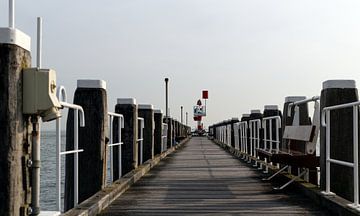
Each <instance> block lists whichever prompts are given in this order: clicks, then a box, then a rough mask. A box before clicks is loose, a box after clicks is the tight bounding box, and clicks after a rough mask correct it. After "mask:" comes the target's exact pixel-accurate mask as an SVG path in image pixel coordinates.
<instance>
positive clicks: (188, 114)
mask: <svg viewBox="0 0 360 216" xmlns="http://www.w3.org/2000/svg"><path fill="white" fill-rule="evenodd" d="M188 115H189V113H188V112H186V126H188Z"/></svg>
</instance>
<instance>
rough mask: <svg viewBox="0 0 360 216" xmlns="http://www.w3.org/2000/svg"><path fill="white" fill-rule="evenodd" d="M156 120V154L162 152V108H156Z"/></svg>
mask: <svg viewBox="0 0 360 216" xmlns="http://www.w3.org/2000/svg"><path fill="white" fill-rule="evenodd" d="M154 122H155V131H154V154H155V155H158V154H161V146H162V142H163V139H162V131H163V112H162V110H159V109H158V110H154Z"/></svg>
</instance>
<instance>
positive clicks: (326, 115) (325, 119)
mask: <svg viewBox="0 0 360 216" xmlns="http://www.w3.org/2000/svg"><path fill="white" fill-rule="evenodd" d="M359 105H360V101H357V102H352V103H346V104H340V105H335V106H329V107H325V108H324V109H323V110H322V112H321V118H322V121H321V125H322V126H323V127H325V128H326V132H325V134H326V135H325V136H326V144H325V145H326V152H325V155H326V168H325V169H326V183H325V185H326V186H325V191H324V192H323V193H324V194H326V195H333V194H334V193H332V192H331V190H330V182H331V179H330V172H331V169H330V164H331V163H333V164H337V165H342V166H346V167H350V168H353V176H354V202H353V203H352V204H350V207H352V208H355V209H357V210H360V205H359V157H358V150H359V146H358V145H359ZM349 107H352V108H353V157H354V158H353V163H351V162H347V161H341V160H336V159H332V158H331V157H330V136H331V132H330V120H331V116H330V112H331V111H332V110H338V109H344V108H349Z"/></svg>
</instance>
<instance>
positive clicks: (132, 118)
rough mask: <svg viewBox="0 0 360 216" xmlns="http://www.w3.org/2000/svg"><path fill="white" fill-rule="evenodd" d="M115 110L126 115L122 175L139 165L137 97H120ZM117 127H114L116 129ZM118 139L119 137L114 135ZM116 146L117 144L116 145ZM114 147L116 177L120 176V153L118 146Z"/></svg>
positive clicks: (123, 132)
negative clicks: (118, 152) (118, 153)
mask: <svg viewBox="0 0 360 216" xmlns="http://www.w3.org/2000/svg"><path fill="white" fill-rule="evenodd" d="M115 112H116V113H119V114H122V115H123V116H124V128H123V129H122V131H121V136H122V137H121V139H122V141H123V143H124V144H123V145H122V152H121V153H122V154H121V164H122V175H125V174H126V173H128V172H130V171H131V170H133V169H136V168H137V166H138V161H139V158H138V149H139V147H138V143H137V137H138V126H137V125H138V106H137V105H136V100H135V98H119V99H118V100H117V104H116V106H115ZM116 129H117V128H116V127H114V130H116ZM114 138H115V139H117V137H116V136H115V137H114ZM115 147H116V146H115ZM115 147H114V151H113V152H114V154H113V159H114V179H117V178H118V177H119V175H118V172H117V170H118V161H119V158H118V155H117V151H118V150H117V148H115Z"/></svg>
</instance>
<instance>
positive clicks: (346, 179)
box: [320, 80, 358, 201]
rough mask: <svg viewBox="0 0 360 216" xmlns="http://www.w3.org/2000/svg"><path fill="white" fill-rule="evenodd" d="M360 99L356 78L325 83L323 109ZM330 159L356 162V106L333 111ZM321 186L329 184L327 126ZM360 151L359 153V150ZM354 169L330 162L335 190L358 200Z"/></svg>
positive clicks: (323, 136) (322, 141) (322, 140)
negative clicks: (354, 149) (354, 112)
mask: <svg viewBox="0 0 360 216" xmlns="http://www.w3.org/2000/svg"><path fill="white" fill-rule="evenodd" d="M355 101H358V91H357V89H356V86H355V81H354V80H327V81H325V82H323V89H322V91H321V100H320V108H321V109H320V110H323V108H325V107H328V106H334V105H339V104H345V103H350V102H355ZM330 112H331V113H330V118H329V119H330V122H326V124H328V125H329V126H330V158H331V159H336V160H341V161H347V162H350V163H351V162H354V159H353V158H354V157H353V155H354V153H353V108H352V107H349V108H344V109H337V110H332V111H330ZM320 135H321V136H320V176H321V177H320V188H321V189H322V190H325V186H326V175H327V173H326V128H325V127H321V133H320ZM357 154H358V153H357ZM353 176H354V175H353V169H352V168H350V167H345V166H342V165H338V164H334V163H331V164H330V179H331V181H330V182H331V184H330V189H331V192H334V193H336V194H337V195H339V196H341V197H343V198H345V199H347V200H351V201H353V200H354V178H353Z"/></svg>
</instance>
